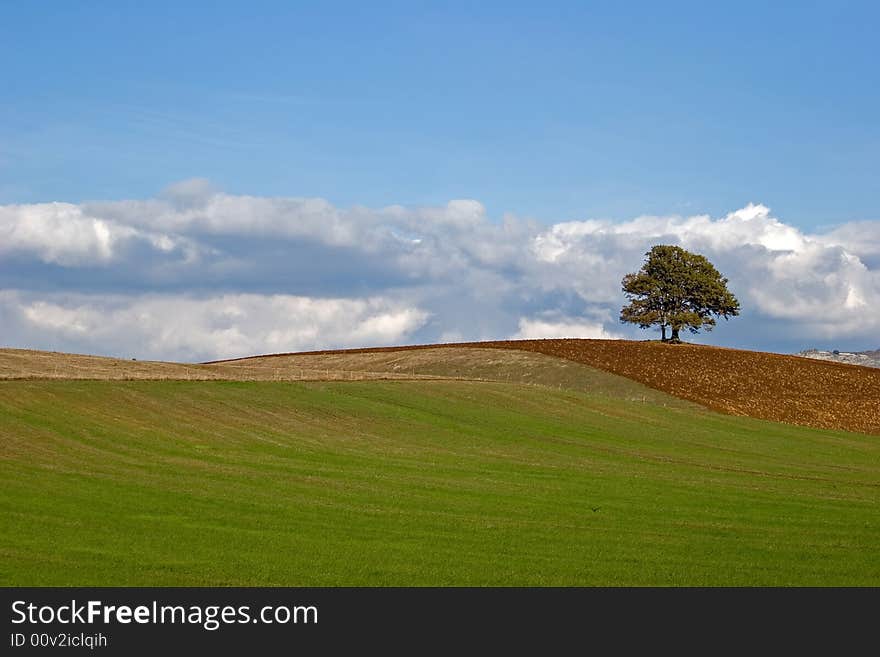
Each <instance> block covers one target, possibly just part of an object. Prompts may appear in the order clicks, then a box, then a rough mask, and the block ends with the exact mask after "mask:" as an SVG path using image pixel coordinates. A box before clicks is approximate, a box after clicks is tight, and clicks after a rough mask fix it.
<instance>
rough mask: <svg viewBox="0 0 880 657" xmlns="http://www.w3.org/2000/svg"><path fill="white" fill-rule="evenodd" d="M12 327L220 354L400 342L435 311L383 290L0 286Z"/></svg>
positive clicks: (44, 338)
mask: <svg viewBox="0 0 880 657" xmlns="http://www.w3.org/2000/svg"><path fill="white" fill-rule="evenodd" d="M0 313H2V316H3V317H4V319H5V322H4V323H5V324H6V325H7V326H6V328H7V330H8V331H10V330H11V331H12V332H18V333H19V334H20V338H19V339H20V340H23V341H24V343H23V344H24V346H32V347H38V348H51V347H52V346H53V345H52V341H53V340H54V341H60V342H62V343H65V342H67V343H71V344H75V345H78V346H79V348H80V349H86V350H88V351H89V352H90V353H102V354H107V353H109V354H116V355H121V356H128V355H131V356H136V357H138V358H161V359H169V358H170V359H179V360H193V359H199V360H204V359H213V358H230V357H234V356H247V355H253V354H261V353H271V352H286V351H301V350H308V349H321V348H325V347H338V346H361V345H363V344H394V343H398V342H400V341H401V340H404V339H405V338H406V337H407V336H408V335H409V334H411V333H412V332H413V331H414V330H416V329H418V328H419V327H420V326H421V325H423V324H424V322H425V321H426V319H427V318H428V313H427V312H425V311H423V310H421V309H419V308H415V307H409V306H406V305H404V304H401V303H397V302H394V301H390V300H387V299H382V298H370V299H313V298H308V297H296V296H290V295H259V294H224V295H220V296H215V297H206V298H195V297H191V296H186V295H145V296H133V297H120V296H92V295H77V296H75V297H73V298H61V297H58V296H57V295H53V296H51V297H50V298H49V299H34V298H32V295H29V294H26V293H21V292H17V291H5V292H2V293H0Z"/></svg>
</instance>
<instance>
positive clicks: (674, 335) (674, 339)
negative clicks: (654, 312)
mask: <svg viewBox="0 0 880 657" xmlns="http://www.w3.org/2000/svg"><path fill="white" fill-rule="evenodd" d="M670 342H681V340H680V339H679V338H678V328H677V327H675V326H673V327H672V338H670Z"/></svg>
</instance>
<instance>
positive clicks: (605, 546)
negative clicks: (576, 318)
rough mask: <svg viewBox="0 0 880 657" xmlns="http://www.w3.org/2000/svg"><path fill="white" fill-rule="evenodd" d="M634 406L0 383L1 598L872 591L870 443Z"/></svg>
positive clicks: (354, 385) (413, 391)
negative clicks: (314, 588) (80, 588)
mask: <svg viewBox="0 0 880 657" xmlns="http://www.w3.org/2000/svg"><path fill="white" fill-rule="evenodd" d="M633 385H634V386H635V384H633ZM637 393H638V389H637V388H635V387H634V388H633V389H632V390H622V391H617V393H616V394H612V395H609V394H596V393H591V392H584V391H579V390H571V389H560V388H551V387H546V386H539V385H525V384H519V383H505V382H466V381H385V382H382V381H378V382H377V381H367V382H335V383H326V382H324V383H322V382H314V383H273V382H184V381H140V382H106V381H6V382H2V383H0V514H2V520H0V536H2V538H0V584H4V585H120V586H121V585H168V586H171V585H290V586H311V585H874V586H877V585H880V505H878V502H880V439H878V437H877V436H867V435H859V434H852V433H845V432H833V431H823V430H816V429H808V428H803V427H795V426H789V425H783V424H774V423H770V422H764V421H759V420H752V419H744V418H735V417H730V416H724V415H719V414H715V413H711V412H708V411H703V410H700V409H698V408H696V407H694V406H692V405H689V404H685V403H680V402H675V401H673V400H671V398H669V403H667V402H666V401H664V397H663V396H662V395H659V394H655V395H654V396H651V397H649V398H647V397H646V398H644V399H639V398H638V394H637Z"/></svg>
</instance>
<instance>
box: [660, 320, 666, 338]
mask: <svg viewBox="0 0 880 657" xmlns="http://www.w3.org/2000/svg"><path fill="white" fill-rule="evenodd" d="M660 341H661V342H666V324H661V325H660Z"/></svg>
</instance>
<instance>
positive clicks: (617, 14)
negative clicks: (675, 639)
mask: <svg viewBox="0 0 880 657" xmlns="http://www.w3.org/2000/svg"><path fill="white" fill-rule="evenodd" d="M713 5H714V6H713ZM878 19H880V5H877V4H876V3H850V2H839V1H838V2H825V3H810V2H796V3H785V2H774V3H766V2H761V3H744V2H737V3H728V4H726V5H725V6H719V5H718V3H696V2H695V3H653V2H652V3H585V2H574V3H566V2H551V3H510V2H504V3H493V2H486V3H451V2H444V3H418V2H400V3H332V2H322V3H291V2H278V3H274V2H248V3H243V2H236V3H229V2H210V3H199V2H187V3H178V2H174V3H161V2H151V3H142V2H79V3H24V2H5V3H0V23H2V25H3V28H2V38H0V60H2V61H3V62H4V64H3V67H2V85H0V202H5V203H16V202H17V203H21V202H37V201H50V200H65V201H72V202H76V201H82V200H88V199H115V198H144V197H148V196H151V195H154V194H155V193H157V192H158V191H159V190H161V189H162V188H164V187H165V186H166V185H168V184H170V183H172V182H174V181H177V180H182V179H187V178H192V177H205V178H208V179H210V180H212V181H214V182H215V183H216V184H218V185H219V186H220V187H222V188H223V189H226V190H229V191H232V192H238V193H247V194H255V195H289V196H319V197H323V198H326V199H328V200H330V201H332V202H333V203H335V204H336V205H339V206H350V205H354V204H363V205H367V206H371V207H379V206H384V205H388V204H393V203H400V204H405V205H432V204H441V203H445V202H446V201H447V200H449V199H452V198H476V199H479V200H480V201H481V202H482V203H483V204H484V205H485V206H486V207H487V209H488V213H489V215H490V216H491V217H493V218H497V217H500V216H501V215H502V214H503V213H504V212H514V213H517V214H519V215H524V216H529V217H534V218H536V219H538V220H541V221H545V222H551V221H559V220H567V219H584V218H590V217H605V218H612V219H626V218H631V217H634V216H636V215H639V214H643V213H649V214H673V213H700V212H707V213H710V214H713V215H716V216H717V215H721V214H723V213H726V212H729V211H731V210H734V209H736V208H739V207H742V206H744V205H745V204H746V203H748V202H750V201H752V202H761V203H764V204H766V205H769V206H770V207H772V208H773V210H774V211H775V212H776V213H777V214H779V215H780V216H782V217H783V218H785V219H786V220H787V221H789V222H792V223H794V224H795V225H797V226H799V227H801V228H807V229H811V228H816V227H827V226H832V225H835V224H838V223H841V222H846V221H854V220H860V219H876V218H878V217H880V207H878V205H880V195H878V194H877V193H876V190H877V178H878V167H880V165H878V158H877V153H878V147H880V122H878V121H877V116H878V115H880V84H877V70H876V69H877V62H878V61H880V47H878V45H877V44H878V41H877V39H876V38H874V37H875V36H876V35H875V34H874V33H873V30H874V27H875V26H876V25H877V21H878Z"/></svg>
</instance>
